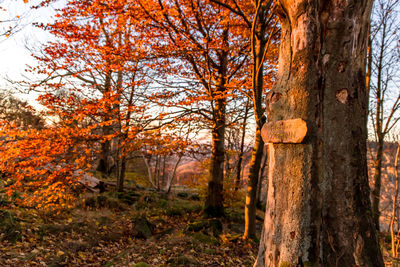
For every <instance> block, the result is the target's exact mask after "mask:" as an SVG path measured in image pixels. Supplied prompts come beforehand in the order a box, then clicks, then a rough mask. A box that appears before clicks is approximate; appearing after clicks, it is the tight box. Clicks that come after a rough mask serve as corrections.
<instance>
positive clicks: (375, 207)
mask: <svg viewBox="0 0 400 267" xmlns="http://www.w3.org/2000/svg"><path fill="white" fill-rule="evenodd" d="M385 29H386V24H383V31H382V32H383V34H382V40H381V41H382V44H384V42H385V38H386V30H385ZM383 54H384V45H381V47H380V50H379V58H378V66H377V70H378V73H377V83H376V84H377V86H376V92H375V99H376V114H375V127H376V137H377V139H378V140H377V141H378V149H377V152H376V159H375V165H374V167H375V175H374V188H373V189H372V217H373V219H374V223H375V227H376V229H377V230H378V231H379V217H380V210H379V202H380V196H381V183H382V181H381V177H382V154H383V143H384V139H385V134H386V133H384V132H383V119H384V118H383V92H382V70H383Z"/></svg>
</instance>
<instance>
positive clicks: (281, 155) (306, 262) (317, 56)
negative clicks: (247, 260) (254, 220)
mask: <svg viewBox="0 0 400 267" xmlns="http://www.w3.org/2000/svg"><path fill="white" fill-rule="evenodd" d="M276 4H277V6H276V12H277V13H278V15H279V19H280V23H281V47H280V58H279V69H278V73H277V82H276V83H275V85H274V88H273V90H272V93H271V94H270V97H267V114H268V115H267V116H268V120H269V123H268V124H266V125H265V126H264V127H265V128H264V129H265V131H264V133H265V134H264V137H265V141H266V142H268V143H269V149H268V151H269V152H268V160H269V177H268V195H267V204H266V212H265V221H264V230H263V234H262V237H261V242H260V248H259V253H258V257H257V260H256V263H255V266H370V267H373V266H374V267H375V266H376V267H379V266H384V264H383V260H382V255H381V252H380V250H379V243H378V238H377V233H376V231H375V228H374V223H373V220H372V218H371V214H370V210H371V205H370V199H369V193H368V191H369V187H368V175H367V160H366V139H367V127H366V125H367V117H366V114H367V112H366V109H367V108H368V103H367V99H368V97H367V92H366V86H365V64H366V62H365V60H366V51H367V41H368V39H367V38H368V25H369V21H370V13H371V9H372V0H359V1H341V0H330V1H305V0H291V1H289V0H279V1H276ZM296 118H297V119H298V120H293V121H289V120H291V119H296ZM305 123H306V131H305V130H304V124H305ZM302 125H303V126H302ZM296 126H301V127H300V128H299V127H296ZM274 129H275V130H276V131H274ZM279 129H281V130H279ZM300 129H303V130H302V131H300ZM304 136H305V138H304V139H303V138H302V137H304ZM293 137H298V138H293ZM300 137H301V138H300Z"/></svg>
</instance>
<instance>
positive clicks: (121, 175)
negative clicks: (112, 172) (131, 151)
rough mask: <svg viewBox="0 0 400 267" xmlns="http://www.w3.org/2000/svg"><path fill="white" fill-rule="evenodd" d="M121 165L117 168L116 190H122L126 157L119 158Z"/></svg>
mask: <svg viewBox="0 0 400 267" xmlns="http://www.w3.org/2000/svg"><path fill="white" fill-rule="evenodd" d="M120 161H121V167H119V168H118V169H119V170H118V171H119V172H118V173H119V174H118V179H117V191H118V192H123V191H124V182H125V172H126V157H124V156H123V157H122V158H121V160H120Z"/></svg>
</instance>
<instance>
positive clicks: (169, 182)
mask: <svg viewBox="0 0 400 267" xmlns="http://www.w3.org/2000/svg"><path fill="white" fill-rule="evenodd" d="M181 159H182V156H179V158H178V161H177V162H176V163H175V166H174V171H173V172H172V175H171V179H170V180H169V181H168V182H167V195H168V194H169V193H170V192H171V187H172V184H173V183H174V180H175V177H176V170H177V169H178V166H179V163H180V162H181Z"/></svg>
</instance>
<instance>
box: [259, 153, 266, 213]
mask: <svg viewBox="0 0 400 267" xmlns="http://www.w3.org/2000/svg"><path fill="white" fill-rule="evenodd" d="M267 153H268V151H267V150H264V151H263V155H264V158H263V160H262V164H261V169H260V174H259V178H258V185H257V197H256V201H257V203H256V206H257V207H261V192H262V186H263V185H262V184H263V180H264V177H265V168H266V167H267V160H268V155H267Z"/></svg>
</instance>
